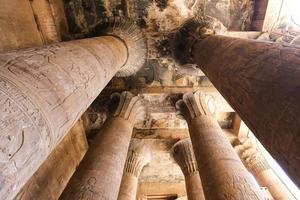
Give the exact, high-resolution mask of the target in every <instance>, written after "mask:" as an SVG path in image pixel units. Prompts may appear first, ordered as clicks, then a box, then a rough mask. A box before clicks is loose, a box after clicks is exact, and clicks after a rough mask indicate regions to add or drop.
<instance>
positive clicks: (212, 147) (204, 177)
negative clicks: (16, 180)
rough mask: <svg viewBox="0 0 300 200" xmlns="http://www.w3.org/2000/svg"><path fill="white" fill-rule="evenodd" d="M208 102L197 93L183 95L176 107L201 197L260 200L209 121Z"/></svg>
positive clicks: (214, 126)
mask: <svg viewBox="0 0 300 200" xmlns="http://www.w3.org/2000/svg"><path fill="white" fill-rule="evenodd" d="M208 102H210V103H209V104H208ZM212 102H213V101H212V99H211V98H210V97H208V96H205V95H204V94H203V93H201V92H200V91H197V92H196V93H194V94H193V93H187V94H184V96H183V100H180V101H178V102H177V104H176V105H177V108H179V109H180V111H181V113H182V114H183V116H184V117H185V119H186V121H187V123H188V127H189V132H190V136H191V141H192V145H193V149H194V152H195V157H196V160H197V164H198V169H199V173H200V177H201V181H202V186H203V191H204V194H205V198H206V199H213V200H224V199H232V200H233V199H249V200H250V199H251V200H254V199H255V200H258V199H263V195H262V194H261V192H260V189H259V187H258V185H257V184H256V183H255V181H254V179H253V178H252V177H251V176H250V174H249V172H248V171H247V169H246V168H245V167H244V165H243V163H242V162H241V160H240V159H239V157H238V155H237V153H236V152H235V151H234V149H233V147H232V146H231V145H230V143H229V142H228V140H227V139H226V138H225V136H224V134H223V132H222V129H221V128H220V126H219V124H218V122H217V120H216V119H214V118H213V116H212V114H211V110H212V109H211V108H212V107H213V106H212V105H213V104H212Z"/></svg>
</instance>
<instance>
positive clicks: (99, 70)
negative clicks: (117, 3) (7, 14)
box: [0, 0, 147, 199]
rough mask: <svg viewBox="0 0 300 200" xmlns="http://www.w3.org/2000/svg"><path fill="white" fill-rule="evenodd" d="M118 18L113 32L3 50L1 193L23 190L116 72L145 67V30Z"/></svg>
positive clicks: (0, 83)
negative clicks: (37, 46) (119, 20)
mask: <svg viewBox="0 0 300 200" xmlns="http://www.w3.org/2000/svg"><path fill="white" fill-rule="evenodd" d="M36 1H39V0H36ZM114 22H115V23H116V24H115V25H112V26H111V27H112V28H107V29H109V36H101V37H96V38H89V39H83V40H76V41H69V42H63V43H56V44H53V45H49V46H45V47H42V48H32V49H23V50H18V51H13V52H9V53H1V54H0V159H1V162H0V177H1V178H0V196H1V198H3V199H11V198H13V197H14V196H15V195H16V194H17V193H18V191H19V190H20V189H21V188H22V186H23V185H24V184H25V183H26V181H27V180H29V178H30V177H31V176H32V175H33V173H34V172H35V171H36V170H37V169H38V168H39V166H40V165H41V164H42V163H43V161H44V160H45V159H46V158H47V156H48V155H49V154H50V153H51V151H52V150H53V149H54V148H55V146H56V145H57V144H58V143H59V142H60V141H61V140H62V138H63V137H64V136H65V135H66V133H67V132H68V130H69V129H70V128H71V127H72V126H73V125H74V123H75V122H76V121H77V120H78V119H79V117H80V116H81V115H82V114H83V112H84V111H85V110H86V109H87V108H88V106H89V105H90V104H91V103H92V102H93V101H94V100H95V98H96V97H97V96H98V95H99V93H100V92H101V91H102V89H103V88H104V87H105V86H106V84H107V83H108V82H109V81H110V80H111V78H112V77H113V76H115V75H119V76H122V75H124V76H126V75H129V74H130V73H134V72H135V71H136V70H138V69H139V68H140V67H142V65H143V63H144V61H145V57H146V52H147V49H146V43H145V41H144V37H143V34H142V32H141V31H140V30H139V29H138V28H137V27H136V25H135V24H134V23H129V22H125V21H124V22H117V21H116V20H115V21H114ZM107 23H110V22H107ZM108 27H110V26H108ZM128 29H129V30H128ZM103 34H105V33H103ZM113 35H114V36H113Z"/></svg>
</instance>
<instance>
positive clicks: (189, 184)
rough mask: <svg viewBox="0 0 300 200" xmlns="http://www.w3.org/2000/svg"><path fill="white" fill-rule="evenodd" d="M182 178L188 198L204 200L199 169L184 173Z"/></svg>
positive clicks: (190, 199)
mask: <svg viewBox="0 0 300 200" xmlns="http://www.w3.org/2000/svg"><path fill="white" fill-rule="evenodd" d="M184 179H185V188H186V192H187V196H188V200H204V199H205V197H204V194H203V188H202V183H201V179H200V175H199V171H195V172H192V173H190V174H187V175H185V176H184Z"/></svg>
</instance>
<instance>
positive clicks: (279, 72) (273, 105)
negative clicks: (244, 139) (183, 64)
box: [192, 36, 300, 185]
mask: <svg viewBox="0 0 300 200" xmlns="http://www.w3.org/2000/svg"><path fill="white" fill-rule="evenodd" d="M192 54H193V58H194V60H195V62H196V63H197V64H198V66H200V68H201V69H202V70H203V72H204V73H205V74H206V75H207V76H208V78H209V79H210V81H211V82H212V83H213V84H214V86H215V87H216V88H217V89H218V90H219V92H220V93H221V94H222V95H223V96H224V97H225V99H226V100H227V101H228V103H229V104H230V105H231V106H232V107H233V108H234V110H235V111H236V112H237V113H238V114H239V115H240V116H241V118H242V119H243V121H244V122H245V123H246V124H247V126H248V127H249V128H250V129H251V131H252V132H253V133H254V134H255V136H256V137H257V138H258V139H259V141H260V142H261V143H262V144H263V145H264V147H265V148H266V149H267V150H268V151H269V152H270V153H271V155H272V156H273V157H274V158H275V159H276V160H277V161H278V162H279V163H280V165H281V166H282V167H283V168H284V169H285V171H286V172H287V173H288V174H289V175H290V177H291V178H292V179H293V180H294V181H295V182H296V184H297V185H300V171H299V170H297V169H299V168H300V160H299V159H298V158H299V157H300V151H299V146H300V136H299V131H300V126H299V124H300V117H299V116H300V87H299V85H300V79H299V77H300V48H299V47H296V46H286V45H283V44H277V43H266V42H257V41H252V40H243V39H237V38H229V37H224V36H208V37H206V38H204V39H201V40H198V41H197V42H196V43H195V44H194V46H193V50H192Z"/></svg>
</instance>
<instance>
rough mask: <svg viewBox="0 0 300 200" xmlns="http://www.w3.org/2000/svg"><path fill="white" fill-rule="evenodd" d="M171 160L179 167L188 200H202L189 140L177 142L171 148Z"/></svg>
mask: <svg viewBox="0 0 300 200" xmlns="http://www.w3.org/2000/svg"><path fill="white" fill-rule="evenodd" d="M172 155H173V158H174V159H175V160H176V162H177V163H178V165H179V166H180V168H181V170H182V172H183V174H184V178H185V187H186V191H187V196H188V199H189V200H204V199H205V197H204V193H203V189H202V183H201V178H200V175H199V171H198V167H197V163H196V158H195V155H194V151H193V147H192V143H191V141H190V139H189V138H188V139H184V140H180V141H179V142H177V143H176V144H175V145H174V146H173V148H172Z"/></svg>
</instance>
